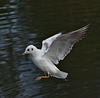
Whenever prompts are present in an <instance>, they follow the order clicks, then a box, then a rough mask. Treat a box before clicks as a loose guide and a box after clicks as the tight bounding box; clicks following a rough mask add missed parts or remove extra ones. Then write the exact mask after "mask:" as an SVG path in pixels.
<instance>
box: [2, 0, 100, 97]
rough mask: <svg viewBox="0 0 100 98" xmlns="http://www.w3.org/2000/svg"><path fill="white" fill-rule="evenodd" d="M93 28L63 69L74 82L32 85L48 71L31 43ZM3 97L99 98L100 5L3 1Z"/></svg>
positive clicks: (99, 1)
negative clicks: (29, 49) (35, 59)
mask: <svg viewBox="0 0 100 98" xmlns="http://www.w3.org/2000/svg"><path fill="white" fill-rule="evenodd" d="M88 23H91V24H92V25H91V30H90V32H91V34H89V35H88V36H87V37H85V39H83V40H82V41H80V42H79V43H77V44H76V45H75V46H74V48H73V51H71V53H70V54H69V55H68V56H67V57H66V58H65V59H64V61H61V62H60V64H59V65H58V68H59V69H61V70H63V71H65V72H68V73H69V74H70V77H69V81H68V82H65V81H63V80H59V79H55V78H50V79H42V80H40V81H38V82H35V81H33V79H35V78H36V77H38V76H41V75H43V72H42V71H40V70H39V69H37V68H36V67H35V66H34V64H33V63H32V61H31V60H30V58H29V56H21V53H23V52H24V49H25V48H26V46H27V45H29V44H34V45H35V46H36V47H38V48H40V47H41V41H42V40H43V39H45V38H47V37H49V36H51V35H53V34H55V33H58V32H60V31H63V30H67V31H68V32H69V31H72V30H75V29H78V28H80V27H82V26H84V25H87V24H88ZM0 98H100V0H0Z"/></svg>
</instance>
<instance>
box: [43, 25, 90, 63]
mask: <svg viewBox="0 0 100 98" xmlns="http://www.w3.org/2000/svg"><path fill="white" fill-rule="evenodd" d="M88 28H89V25H87V26H84V27H82V28H80V29H78V30H75V31H72V32H69V33H65V34H60V35H59V36H58V37H56V38H55V40H54V41H52V43H50V46H49V48H48V51H47V53H45V54H44V57H45V58H48V59H49V60H51V61H52V62H53V63H54V64H58V63H59V61H60V60H63V59H64V57H65V56H67V54H68V53H69V52H70V51H71V49H72V47H73V45H74V44H75V43H76V42H78V41H79V40H81V39H82V38H83V37H84V36H85V35H86V34H87V33H88Z"/></svg>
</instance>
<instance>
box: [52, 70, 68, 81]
mask: <svg viewBox="0 0 100 98" xmlns="http://www.w3.org/2000/svg"><path fill="white" fill-rule="evenodd" d="M53 77H56V78H60V79H65V80H67V79H68V73H66V72H63V71H58V72H57V74H56V75H53Z"/></svg>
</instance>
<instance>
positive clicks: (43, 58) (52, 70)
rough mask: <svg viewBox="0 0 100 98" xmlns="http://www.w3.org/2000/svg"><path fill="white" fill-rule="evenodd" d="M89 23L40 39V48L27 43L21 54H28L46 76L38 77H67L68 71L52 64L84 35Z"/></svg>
mask: <svg viewBox="0 0 100 98" xmlns="http://www.w3.org/2000/svg"><path fill="white" fill-rule="evenodd" d="M88 28H89V25H87V26H84V27H83V28H80V29H78V30H75V31H72V32H69V33H66V32H65V33H63V32H60V33H58V34H56V35H54V36H52V37H50V38H48V39H46V40H43V41H42V48H41V49H37V48H36V47H35V46H34V45H29V46H28V47H27V48H26V49H25V52H24V53H23V54H22V55H24V54H30V56H31V59H32V61H33V63H34V64H35V65H36V66H37V67H38V68H39V69H41V70H42V71H43V72H44V73H47V74H48V76H41V77H38V78H37V79H36V80H40V79H41V78H49V75H50V76H53V77H56V78H60V79H67V76H68V73H66V72H63V71H60V70H59V69H58V68H57V67H56V66H55V65H54V64H58V63H59V61H60V60H63V59H64V58H65V56H67V54H68V53H69V52H70V50H71V49H72V47H73V45H74V44H75V43H76V42H78V41H79V40H80V39H82V38H83V37H84V35H86V34H87V33H88V32H87V31H88Z"/></svg>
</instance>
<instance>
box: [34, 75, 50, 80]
mask: <svg viewBox="0 0 100 98" xmlns="http://www.w3.org/2000/svg"><path fill="white" fill-rule="evenodd" d="M49 77H50V75H49V74H48V76H46V75H45V76H40V77H37V78H36V79H35V80H34V81H38V80H40V79H42V78H49Z"/></svg>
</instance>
